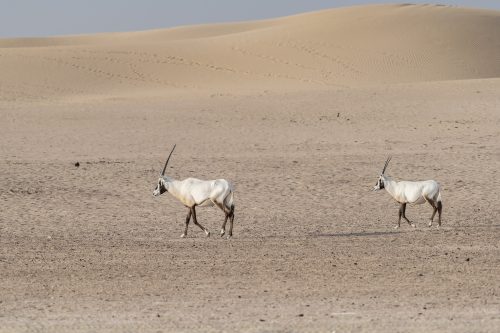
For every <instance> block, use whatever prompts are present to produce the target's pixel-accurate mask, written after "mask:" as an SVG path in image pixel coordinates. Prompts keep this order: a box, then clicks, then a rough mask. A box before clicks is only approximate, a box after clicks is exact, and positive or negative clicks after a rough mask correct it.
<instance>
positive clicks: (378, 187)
mask: <svg viewBox="0 0 500 333" xmlns="http://www.w3.org/2000/svg"><path fill="white" fill-rule="evenodd" d="M391 158H392V157H391V156H389V157H388V158H387V160H386V161H385V164H384V168H383V169H382V173H381V174H380V176H379V177H378V180H377V183H376V184H375V186H374V187H373V190H374V191H378V190H382V189H384V188H385V185H384V181H385V169H387V166H388V165H389V162H390V161H391Z"/></svg>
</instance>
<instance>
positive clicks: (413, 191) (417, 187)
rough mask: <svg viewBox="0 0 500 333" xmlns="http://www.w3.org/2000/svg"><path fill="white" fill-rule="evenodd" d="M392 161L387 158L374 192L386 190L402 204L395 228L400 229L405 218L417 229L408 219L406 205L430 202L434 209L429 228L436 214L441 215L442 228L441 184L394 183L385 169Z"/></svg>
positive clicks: (433, 181) (439, 218)
mask: <svg viewBox="0 0 500 333" xmlns="http://www.w3.org/2000/svg"><path fill="white" fill-rule="evenodd" d="M390 160H391V157H389V158H387V160H386V161H385V165H384V169H382V173H381V174H380V176H379V177H378V181H377V184H376V185H375V186H374V187H373V190H374V191H378V190H381V189H384V188H385V189H386V191H387V192H389V194H390V195H391V196H392V197H393V198H394V199H395V200H396V201H397V202H399V203H400V204H401V206H400V207H399V220H398V225H397V226H396V227H395V228H399V227H400V226H401V217H403V218H404V219H405V220H406V222H408V224H409V225H411V226H412V227H415V224H413V223H412V222H410V220H408V219H407V218H406V215H405V212H406V204H407V203H409V204H418V205H419V204H423V203H424V202H428V203H429V204H430V205H431V206H432V208H434V211H433V212H432V216H431V218H430V222H429V227H430V226H432V221H433V220H434V215H436V212H438V214H439V215H438V225H439V226H441V211H442V210H443V204H442V202H441V192H440V190H439V184H438V183H437V182H436V181H435V180H424V181H419V182H408V181H401V182H397V181H394V180H392V178H390V177H389V176H386V175H385V169H386V168H387V165H388V164H389V161H390Z"/></svg>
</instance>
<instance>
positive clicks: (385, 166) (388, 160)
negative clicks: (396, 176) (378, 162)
mask: <svg viewBox="0 0 500 333" xmlns="http://www.w3.org/2000/svg"><path fill="white" fill-rule="evenodd" d="M391 158H392V156H389V157H387V160H386V161H385V164H384V169H382V175H383V174H384V172H385V169H387V166H388V165H389V162H390V161H391Z"/></svg>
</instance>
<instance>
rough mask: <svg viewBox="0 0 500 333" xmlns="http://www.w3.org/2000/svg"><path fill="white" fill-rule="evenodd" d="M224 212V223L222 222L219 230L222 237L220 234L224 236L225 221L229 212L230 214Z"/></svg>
mask: <svg viewBox="0 0 500 333" xmlns="http://www.w3.org/2000/svg"><path fill="white" fill-rule="evenodd" d="M224 214H225V215H226V216H225V217H224V223H222V228H221V230H220V236H221V237H222V236H224V234H225V233H226V223H227V218H228V217H229V214H230V213H226V212H224Z"/></svg>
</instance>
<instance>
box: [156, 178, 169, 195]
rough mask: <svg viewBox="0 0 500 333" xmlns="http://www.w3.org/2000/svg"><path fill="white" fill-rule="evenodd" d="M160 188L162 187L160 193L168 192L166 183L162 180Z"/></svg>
mask: <svg viewBox="0 0 500 333" xmlns="http://www.w3.org/2000/svg"><path fill="white" fill-rule="evenodd" d="M158 188H159V189H160V194H163V193H165V192H167V188H166V187H165V183H164V182H162V181H160V182H158Z"/></svg>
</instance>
